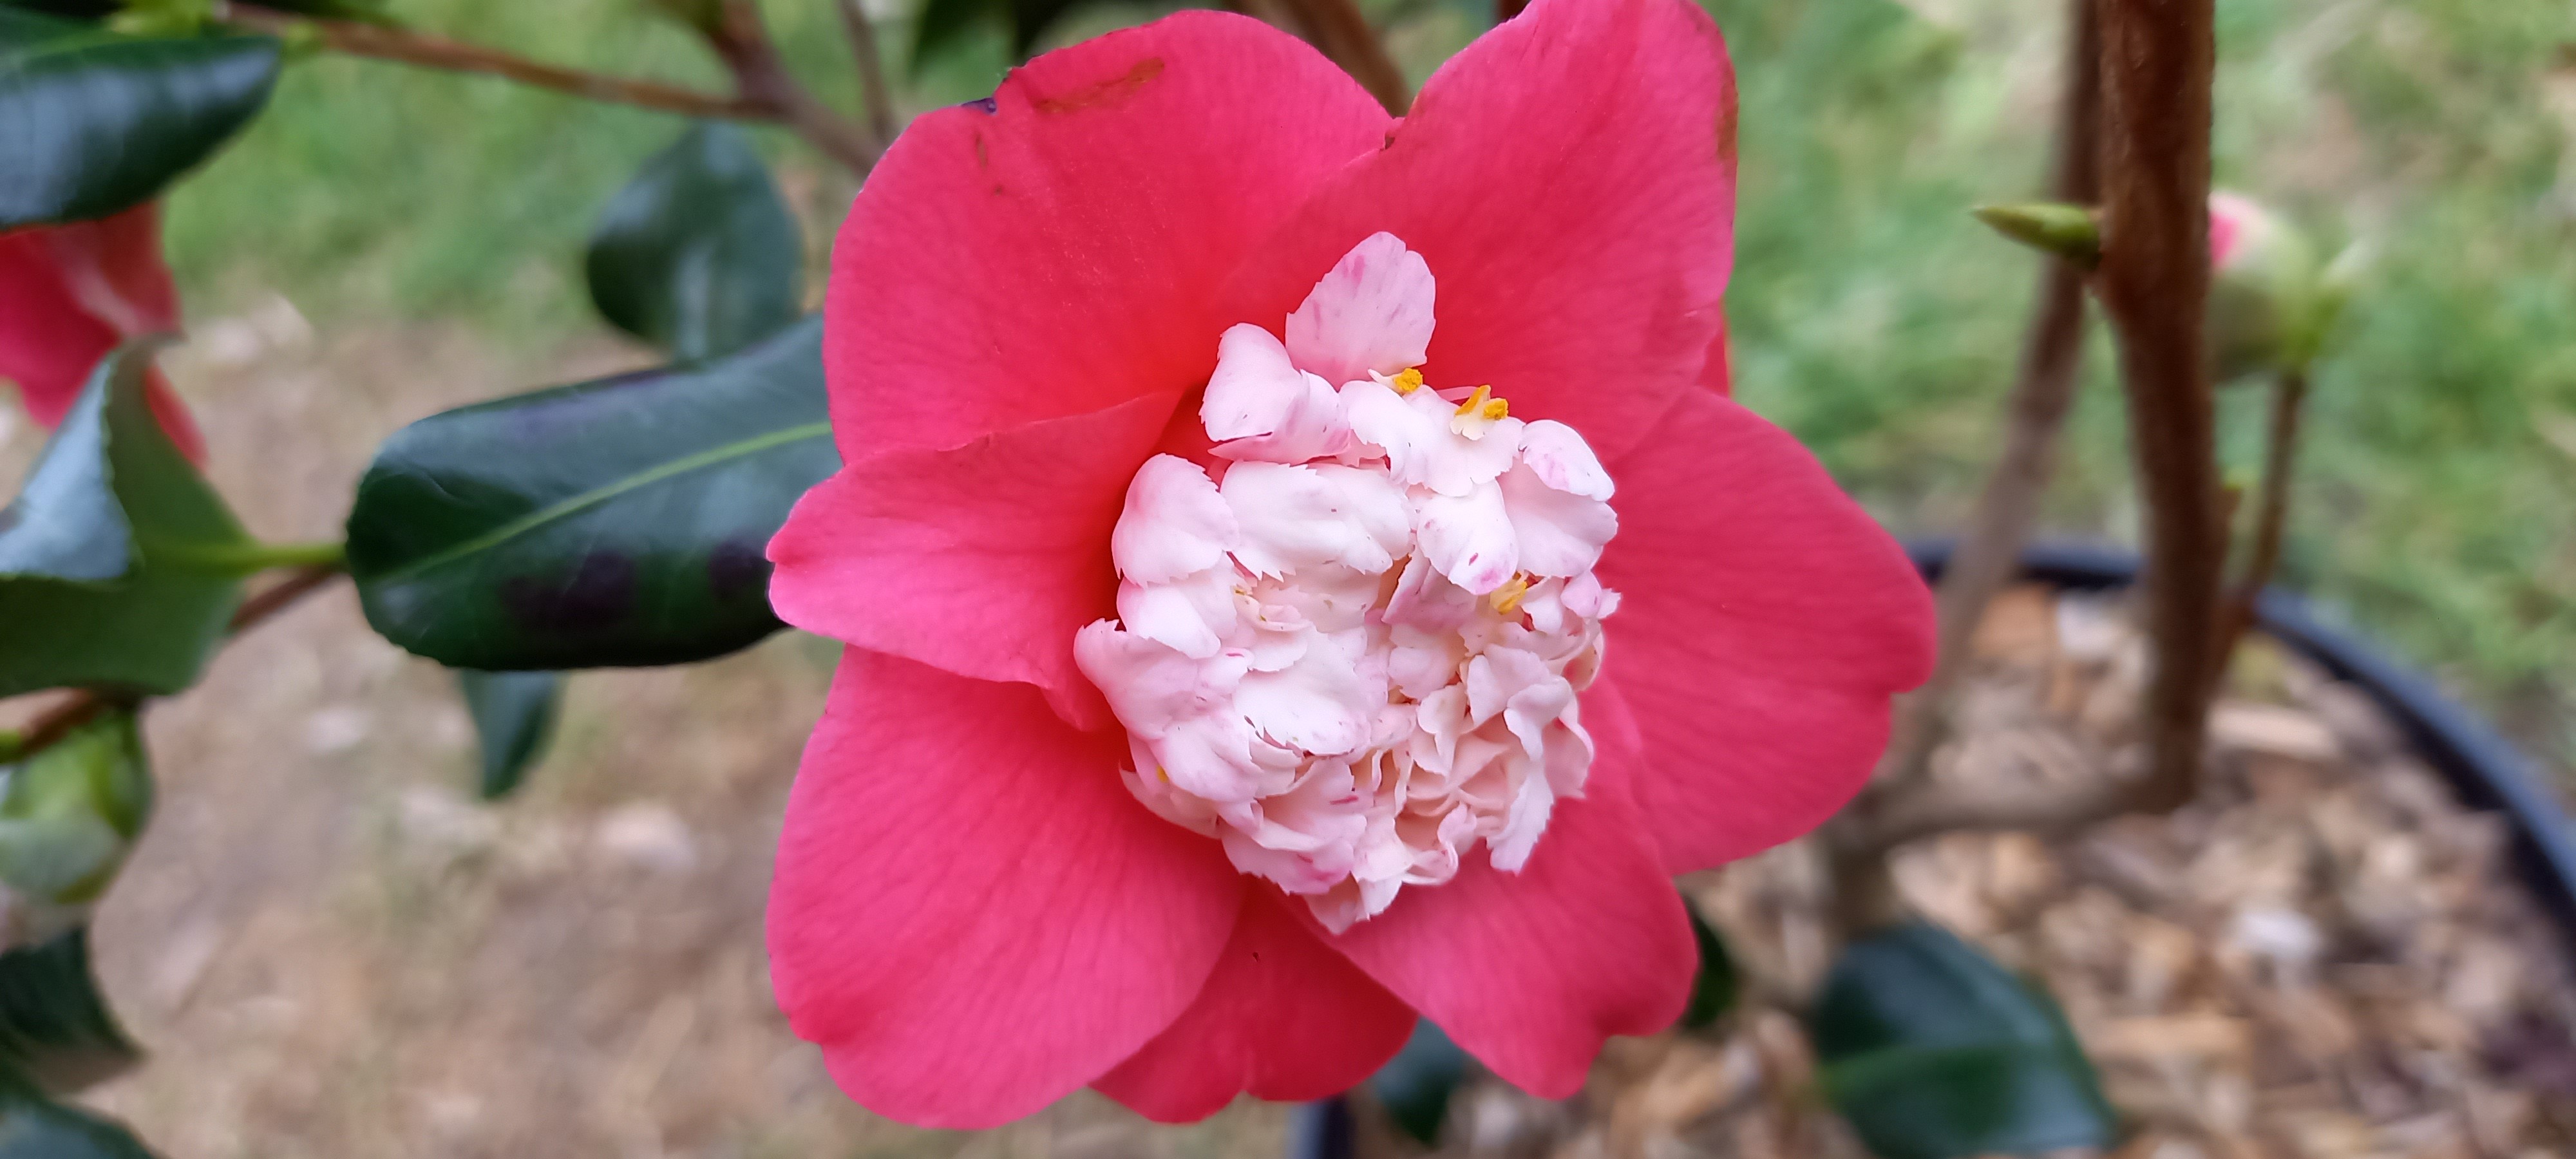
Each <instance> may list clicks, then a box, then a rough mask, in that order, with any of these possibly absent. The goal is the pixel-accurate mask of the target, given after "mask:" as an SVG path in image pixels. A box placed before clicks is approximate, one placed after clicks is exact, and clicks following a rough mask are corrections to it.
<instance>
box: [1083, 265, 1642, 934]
mask: <svg viewBox="0 0 2576 1159" xmlns="http://www.w3.org/2000/svg"><path fill="white" fill-rule="evenodd" d="M1431 308H1432V280H1431V271H1430V269H1429V267H1428V266H1427V265H1425V264H1424V262H1423V260H1422V258H1421V256H1420V255H1418V254H1415V253H1413V252H1412V251H1411V250H1408V249H1406V248H1405V246H1404V243H1403V242H1402V241H1399V240H1397V239H1396V238H1395V237H1394V235H1392V234H1384V233H1381V234H1377V235H1375V236H1373V237H1370V238H1369V239H1368V240H1366V241H1363V242H1361V243H1360V244H1359V246H1358V247H1357V248H1355V249H1353V250H1352V251H1351V252H1350V254H1349V255H1348V256H1346V257H1344V258H1343V259H1342V260H1341V262H1340V264H1338V265H1336V266H1334V267H1333V271H1332V272H1331V273H1330V274H1327V275H1325V277H1324V280H1323V281H1322V282H1321V283H1319V284H1317V286H1316V287H1315V290H1314V293H1312V294H1310V295H1308V296H1307V298H1306V301H1305V304H1304V305H1302V306H1300V307H1298V309H1297V312H1296V313H1294V314H1291V315H1289V317H1288V326H1287V332H1288V339H1287V341H1286V342H1285V343H1284V344H1283V343H1282V342H1281V341H1280V340H1279V339H1278V338H1276V337H1273V336H1272V335H1271V333H1270V331H1268V330H1265V329H1263V328H1261V327H1259V326H1254V325H1249V324H1247V325H1239V326H1236V327H1234V328H1232V329H1230V330H1227V331H1226V332H1225V335H1224V337H1223V339H1222V340H1221V341H1220V342H1219V344H1218V348H1217V350H1218V361H1217V369H1216V373H1215V374H1214V375H1213V376H1212V377H1211V378H1210V379H1209V381H1208V388H1207V399H1206V402H1205V404H1204V405H1203V406H1201V407H1200V409H1199V417H1200V419H1201V420H1202V421H1203V422H1205V423H1206V425H1207V432H1208V435H1209V437H1210V438H1211V439H1213V440H1215V442H1216V448H1215V454H1216V457H1217V459H1218V462H1217V464H1216V466H1217V468H1218V471H1217V474H1216V475H1215V476H1214V477H1211V475H1210V473H1209V471H1208V470H1206V469H1204V468H1202V467H1200V466H1199V465H1197V464H1195V463H1191V462H1189V461H1187V460H1184V459H1180V458H1176V457H1174V456H1171V455H1157V456H1155V457H1154V458H1153V459H1151V460H1149V461H1148V462H1147V463H1146V464H1145V466H1144V468H1143V469H1142V470H1139V471H1138V472H1137V473H1136V479H1135V481H1134V482H1133V483H1131V484H1129V486H1128V488H1127V506H1126V510H1125V512H1124V513H1123V514H1122V515H1121V516H1120V518H1119V520H1118V528H1117V531H1116V533H1115V534H1114V535H1113V536H1112V537H1111V540H1110V553H1111V557H1112V559H1113V560H1114V561H1115V562H1116V564H1117V567H1118V576H1119V579H1120V581H1121V582H1120V583H1119V585H1118V617H1119V618H1118V619H1116V620H1102V621H1099V622H1098V623H1094V624H1092V625H1090V626H1089V627H1086V628H1084V629H1082V632H1081V634H1080V635H1079V636H1078V637H1077V638H1076V640H1075V642H1074V655H1075V658H1076V659H1077V660H1078V661H1079V662H1080V663H1081V666H1082V671H1083V673H1084V674H1085V675H1087V676H1089V677H1090V678H1091V680H1092V682H1093V683H1094V684H1097V685H1099V687H1100V690H1101V692H1103V693H1104V694H1106V695H1107V697H1108V698H1109V704H1110V707H1111V709H1112V710H1113V711H1115V712H1116V713H1117V715H1118V719H1119V721H1120V722H1121V723H1123V724H1125V725H1126V726H1127V732H1128V737H1129V742H1130V744H1131V746H1132V751H1133V754H1134V767H1133V768H1130V769H1128V770H1126V771H1125V776H1126V779H1127V784H1128V787H1129V788H1131V789H1133V790H1134V791H1135V793H1136V796H1137V797H1138V798H1139V799H1141V800H1142V801H1144V802H1145V804H1146V805H1147V806H1149V807H1151V808H1152V809H1153V810H1154V811H1155V812H1156V813H1158V814H1160V815H1162V816H1163V817H1165V818H1168V819H1170V820H1171V821H1173V822H1174V823H1176V824H1180V825H1184V826H1187V827H1189V828H1191V829H1194V830H1197V831H1199V832H1201V833H1206V834H1208V835H1210V836H1214V837H1217V838H1220V839H1222V840H1223V841H1224V842H1225V850H1226V854H1227V856H1229V857H1230V858H1232V859H1233V861H1234V864H1235V866H1236V867H1237V868H1239V869H1241V870H1242V871H1243V872H1245V873H1249V874H1254V875H1257V876H1260V877H1264V878H1268V879H1269V880H1271V881H1274V882H1277V883H1278V884H1279V886H1280V888H1282V889H1284V890H1286V891H1288V892H1289V893H1293V894H1297V895H1300V896H1302V897H1304V898H1305V899H1306V900H1307V903H1308V905H1310V906H1311V907H1312V908H1313V910H1314V912H1315V916H1316V917H1317V918H1318V919H1320V920H1321V921H1322V922H1323V923H1324V924H1325V925H1326V926H1328V927H1330V928H1332V929H1333V930H1335V931H1340V930H1343V929H1347V928H1349V926H1350V925H1351V923H1353V922H1357V921H1360V920H1362V919H1365V918H1368V917H1371V916H1374V915H1376V914H1377V913H1379V912H1381V911H1383V910H1385V909H1386V907H1387V905H1388V904H1389V903H1390V902H1392V901H1394V899H1395V895H1396V892H1397V891H1398V890H1400V889H1402V888H1403V887H1404V886H1407V885H1437V884H1439V883H1441V882H1444V881H1447V880H1449V879H1450V878H1451V877H1453V876H1455V875H1456V874H1457V872H1458V866H1459V861H1460V858H1462V857H1463V856H1464V855H1465V854H1466V853H1467V852H1468V851H1469V850H1471V849H1472V848H1474V846H1475V845H1476V843H1477V842H1479V841H1482V842H1485V843H1486V844H1487V845H1488V846H1489V847H1490V849H1491V856H1492V858H1493V863H1494V865H1495V867H1496V868H1499V869H1503V870H1518V869H1519V868H1520V867H1521V866H1522V865H1523V864H1524V863H1525V862H1527V861H1528V860H1529V856H1530V850H1531V848H1532V847H1533V846H1534V845H1535V844H1536V843H1537V841H1538V839H1539V834H1540V833H1541V832H1543V831H1544V830H1545V829H1546V828H1547V819H1548V814H1549V811H1550V810H1551V809H1552V808H1553V807H1554V805H1555V802H1556V801H1557V799H1558V798H1560V797H1572V796H1580V795H1581V793H1582V790H1583V781H1584V776H1585V774H1586V772H1587V770H1588V769H1589V768H1590V766H1591V763H1592V740H1591V737H1590V736H1589V735H1587V734H1586V733H1585V732H1584V731H1583V726H1582V724H1581V723H1580V720H1579V718H1578V714H1577V706H1576V701H1575V695H1574V694H1575V693H1576V692H1577V691H1579V690H1580V689H1582V688H1583V687H1584V686H1586V685H1588V684H1590V683H1591V681H1592V677H1593V675H1594V674H1595V673H1596V672H1598V671H1599V669H1600V665H1601V619H1602V617H1604V616H1607V615H1609V614H1610V612H1611V611H1612V609H1614V608H1615V607H1616V606H1617V605H1618V596H1617V595H1616V594H1615V593H1612V592H1609V591H1606V590H1604V589H1603V588H1602V586H1601V584H1600V582H1599V581H1598V580H1595V579H1594V578H1593V576H1592V565H1593V564H1594V563H1595V562H1596V561H1597V560H1599V559H1600V558H1601V548H1602V545H1604V544H1606V543H1608V542H1609V541H1610V537H1611V536H1612V535H1613V534H1614V533H1615V532H1616V531H1617V530H1618V518H1617V517H1616V516H1615V515H1613V514H1612V513H1611V510H1610V505H1609V504H1608V503H1607V502H1605V501H1606V500H1607V499H1609V498H1610V491H1611V487H1610V477H1609V475H1608V474H1607V473H1605V472H1604V471H1603V470H1602V469H1601V463H1600V460H1599V459H1597V458H1595V457H1594V456H1593V454H1592V448H1591V447H1589V446H1588V445H1586V444H1585V443H1584V441H1583V436H1581V435H1579V434H1576V433H1575V432H1574V429H1573V428H1571V427H1568V426H1566V425H1565V424H1563V423H1556V422H1549V421H1546V420H1540V421H1537V422H1524V421H1522V420H1521V419H1517V418H1513V417H1510V415H1509V413H1508V411H1509V408H1508V406H1507V405H1506V404H1505V403H1504V402H1503V400H1500V399H1496V398H1493V397H1492V395H1491V392H1490V390H1489V389H1488V388H1485V387H1477V388H1475V389H1474V390H1473V391H1467V390H1451V391H1446V392H1443V391H1435V390H1433V389H1432V388H1430V387H1428V386H1425V385H1424V384H1423V381H1422V375H1421V373H1420V371H1419V370H1418V369H1416V367H1418V366H1419V365H1420V364H1421V363H1422V362H1423V360H1424V357H1425V351H1426V350H1427V348H1428V347H1429V345H1430V342H1431V327H1432V309H1431Z"/></svg>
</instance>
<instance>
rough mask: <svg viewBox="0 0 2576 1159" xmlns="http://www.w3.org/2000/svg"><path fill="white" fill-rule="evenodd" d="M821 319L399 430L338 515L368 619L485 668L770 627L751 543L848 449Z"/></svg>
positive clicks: (622, 653) (647, 654) (668, 650)
mask: <svg viewBox="0 0 2576 1159" xmlns="http://www.w3.org/2000/svg"><path fill="white" fill-rule="evenodd" d="M822 332H823V328H822V324H821V322H820V321H819V320H817V319H808V320H807V321H804V322H801V323H798V324H797V325H795V326H793V327H791V328H789V329H788V330H787V331H785V332H784V333H781V334H779V335H777V336H776V337H773V338H770V339H768V340H767V341H764V342H762V343H760V344H759V345H757V346H754V347H752V348H750V349H748V350H745V351H742V352H740V353H738V354H733V355H728V356H726V357H724V358H721V359H718V360H716V361H714V362H710V363H705V364H701V365H697V366H690V367H680V368H672V369H664V370H655V371H647V372H644V373H641V374H633V375H627V376H624V377H619V378H610V379H603V380H601V381H598V382H588V383H581V384H578V385H574V386H565V387H557V388H555V389H552V390H542V391H538V392H536V393H534V394H527V395H520V396H518V397H515V398H506V399H500V400H497V401H494V402H488V403H483V404H481V405H479V406H470V407H466V408H464V409H462V410H452V411H448V412H447V413H445V414H440V415H433V416H431V417H429V418H426V419H423V420H421V421H419V422H417V423H413V424H412V425H411V426H409V427H406V428H404V429H403V430H401V431H399V432H397V433H396V434H395V435H394V437H393V438H391V439H388V440H386V441H385V445H384V446H383V447H382V448H381V449H379V450H378V451H377V452H376V461H375V463H374V464H373V465H371V466H369V467H368V468H367V474H366V476H365V478H363V479H362V480H360V481H359V484H358V500H357V506H356V507H355V509H353V510H352V511H351V512H350V513H349V566H350V572H351V574H352V575H354V576H355V577H356V578H357V581H358V594H359V597H360V599H361V600H362V601H363V602H364V604H365V606H366V610H367V622H368V623H370V624H373V625H375V628H376V630H377V631H378V632H381V633H383V634H384V636H385V638H387V639H389V640H392V641H393V642H394V643H396V644H399V645H401V646H403V647H405V648H408V649H410V650H412V651H413V652H417V653H419V654H421V655H423V656H427V657H429V658H430V659H433V660H436V661H439V662H440V663H443V664H446V665H448V666H450V667H453V668H479V669H483V670H485V671H525V670H529V669H541V668H590V667H599V666H603V665H631V664H679V663H686V662H688V661H692V660H704V659H707V658H709V657H712V656H720V655H723V654H724V653H727V652H730V651H733V650H734V649H737V648H741V647H745V646H747V645H749V644H751V643H753V642H755V641H757V640H759V639H760V638H761V637H763V636H766V635H768V634H769V633H770V632H772V631H775V630H776V629H777V628H778V627H779V624H778V619H777V617H776V616H774V615H772V614H771V612H770V610H769V561H768V559H767V557H766V556H765V555H764V554H763V553H764V551H765V549H766V547H767V546H768V543H769V539H770V536H771V535H773V534H775V533H776V532H777V530H778V526H779V524H781V523H784V522H785V521H786V519H787V509H788V508H789V507H791V506H793V505H794V504H795V502H796V499H797V497H798V496H800V495H802V494H804V493H805V489H806V488H808V487H811V486H813V485H814V484H816V483H818V482H821V481H822V480H823V479H824V477H826V476H828V475H830V474H831V473H832V472H833V471H835V470H838V469H839V467H840V461H841V460H840V454H839V452H838V451H837V450H835V449H834V447H833V444H832V433H831V423H830V419H829V408H828V405H827V403H826V401H825V398H824V394H823V356H822Z"/></svg>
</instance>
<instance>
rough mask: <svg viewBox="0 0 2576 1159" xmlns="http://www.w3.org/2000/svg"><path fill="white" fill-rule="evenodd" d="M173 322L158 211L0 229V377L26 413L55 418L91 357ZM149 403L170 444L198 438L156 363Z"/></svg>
mask: <svg viewBox="0 0 2576 1159" xmlns="http://www.w3.org/2000/svg"><path fill="white" fill-rule="evenodd" d="M178 327H179V294H178V291H177V290H176V289H175V288H174V287H173V286H172V285H171V282H170V271H169V268H168V267H166V266H164V265H162V264H161V228H160V210H159V208H158V207H157V206H155V205H153V204H150V203H146V204H143V205H139V206H136V207H135V208H133V209H129V210H126V211H124V212H122V213H119V214H116V215H114V216H112V217H103V218H100V219H98V220H96V221H81V222H73V223H72V224H69V225H55V226H39V227H34V228H29V229H19V230H11V231H9V232H7V233H0V378H6V379H9V380H11V381H13V382H16V383H17V384H18V395H19V399H20V401H22V402H23V403H24V404H25V405H26V407H27V413H28V414H30V415H32V416H34V417H35V420H36V421H37V422H39V423H42V424H44V425H45V426H47V427H51V426H54V425H56V424H58V423H60V422H62V419H63V412H64V411H66V410H69V409H71V405H72V400H73V399H74V398H77V397H79V395H80V390H81V385H82V384H83V383H85V382H86V381H88V379H89V373H90V371H91V370H92V369H94V368H96V367H97V365H98V361H99V359H101V358H104V357H106V356H107V352H108V351H110V350H114V349H116V347H117V344H118V343H121V342H123V341H125V340H126V339H128V338H135V337H140V336H142V335H146V334H156V333H161V332H165V331H174V330H176V329H178ZM151 376H152V386H151V390H152V395H151V397H152V410H153V413H154V414H156V415H159V416H160V418H161V426H162V429H163V430H166V431H168V432H169V433H170V437H171V439H172V440H173V441H175V442H177V443H178V444H179V449H180V450H182V451H184V452H186V453H187V455H188V457H189V458H191V459H197V458H202V457H203V456H204V453H205V448H204V441H203V439H202V438H201V437H200V436H199V435H198V433H197V427H196V424H195V423H194V422H192V421H191V420H190V419H189V417H188V412H187V409H186V408H185V407H184V406H182V405H181V404H180V402H179V400H178V397H177V396H175V395H173V394H172V393H170V386H169V383H168V382H167V381H166V380H164V379H163V378H162V377H161V372H160V371H159V370H154V371H152V372H151Z"/></svg>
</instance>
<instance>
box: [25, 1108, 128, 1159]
mask: <svg viewBox="0 0 2576 1159" xmlns="http://www.w3.org/2000/svg"><path fill="white" fill-rule="evenodd" d="M0 1159H152V1152H151V1151H149V1150H147V1149H146V1148H145V1147H144V1146H143V1141H142V1140H140V1139H137V1138H135V1137H134V1133H133V1132H131V1131H128V1130H126V1129H125V1127H124V1126H123V1125H121V1124H118V1123H115V1122H111V1121H109V1120H107V1119H104V1118H101V1117H99V1116H97V1115H93V1114H91V1113H89V1112H88V1111H84V1110H81V1109H80V1108H78V1107H72V1106H66V1105H64V1104H62V1103H56V1102H49V1101H47V1100H45V1099H41V1098H37V1097H34V1096H32V1095H27V1094H23V1093H20V1094H11V1095H8V1096H6V1097H5V1098H0Z"/></svg>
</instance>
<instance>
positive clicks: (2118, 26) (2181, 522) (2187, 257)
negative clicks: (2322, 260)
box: [2094, 0, 2226, 810]
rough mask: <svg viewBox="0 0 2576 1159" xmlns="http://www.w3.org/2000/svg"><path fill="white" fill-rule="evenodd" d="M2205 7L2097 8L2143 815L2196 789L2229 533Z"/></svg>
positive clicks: (2186, 2) (2144, 1)
mask: <svg viewBox="0 0 2576 1159" xmlns="http://www.w3.org/2000/svg"><path fill="white" fill-rule="evenodd" d="M2212 2H2213V0H2102V9H2101V20H2102V62H2103V77H2102V79H2103V108H2102V111H2103V154H2102V163H2103V193H2104V197H2103V207H2102V212H2103V217H2102V266H2101V270H2100V272H2099V273H2098V274H2097V275H2096V276H2095V283H2094V284H2095V292H2096V293H2097V294H2099V295H2100V297H2101V300H2102V309H2103V314H2104V315H2105V316H2106V317H2107V318H2108V320H2109V321H2110V324H2111V329H2112V332H2113V333H2114V334H2116V335H2117V336H2118V338H2119V348H2120V379H2121V386H2122V388H2123V392H2124V394H2125V395H2126V396H2127V399H2128V411H2129V441H2130V446H2131V449H2132V454H2133V456H2134V459H2135V462H2136V469H2137V478H2138V486H2139V490H2140V492H2141V494H2142V496H2143V498H2144V499H2145V501H2146V536H2145V539H2146V575H2145V582H2146V589H2147V590H2146V600H2147V635H2148V646H2149V649H2150V655H2151V656H2152V657H2153V672H2152V673H2151V675H2150V676H2149V679H2148V683H2147V689H2146V703H2145V711H2144V712H2143V713H2142V714H2141V715H2142V720H2143V721H2144V723H2145V727H2146V737H2147V775H2146V780H2145V783H2144V785H2143V786H2142V788H2141V791H2140V797H2139V801H2140V804H2141V807H2143V808H2147V809H2153V810H2169V809H2173V808H2176V807H2178V806H2180V805H2181V804H2182V803H2183V802H2185V801H2188V800H2190V799H2191V797H2192V795H2193V793H2194V792H2195V791H2196V790H2197V789H2198V787H2199V780H2200V766H2201V743H2202V740H2203V738H2204V737H2205V736H2206V735H2207V732H2208V724H2209V719H2208V718H2209V690H2210V688H2211V680H2210V677H2211V674H2212V673H2213V672H2214V671H2215V669H2216V665H2214V664H2213V663H2211V659H2210V654H2211V652H2212V650H2213V649H2214V648H2215V647H2216V645H2217V632H2216V627H2217V623H2218V611H2219V579H2220V573H2221V568H2222V565H2223V563H2224V560H2225V554H2226V543H2225V541H2224V535H2225V527H2224V526H2223V525H2222V524H2221V523H2220V522H2219V519H2218V505H2219V501H2218V466H2217V453H2216V446H2215V437H2214V429H2215V426H2216V420H2215V416H2214V413H2213V411H2214V402H2213V399H2212V397H2211V389H2210V379H2209V363H2208V356H2207V353H2206V349H2205V347H2204V346H2203V335H2202V332H2201V312H2202V310H2203V309H2204V308H2205V305H2206V302H2207V299H2208V295H2209V213H2208V207H2209V126H2210V70H2211V62H2212V58H2213V56H2214V54H2215V39H2214V37H2213V34H2212Z"/></svg>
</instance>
